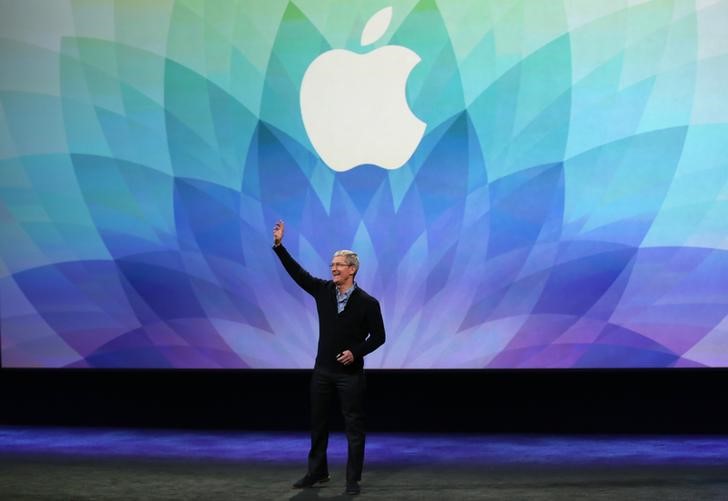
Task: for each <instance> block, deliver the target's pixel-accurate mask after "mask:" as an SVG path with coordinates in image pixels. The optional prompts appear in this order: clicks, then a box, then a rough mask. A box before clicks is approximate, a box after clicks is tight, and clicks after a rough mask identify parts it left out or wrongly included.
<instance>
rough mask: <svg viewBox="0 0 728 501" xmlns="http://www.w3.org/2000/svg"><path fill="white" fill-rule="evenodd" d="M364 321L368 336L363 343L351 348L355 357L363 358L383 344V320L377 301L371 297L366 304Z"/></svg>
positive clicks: (384, 335)
mask: <svg viewBox="0 0 728 501" xmlns="http://www.w3.org/2000/svg"><path fill="white" fill-rule="evenodd" d="M366 321H367V327H368V328H369V336H368V337H367V338H366V339H365V340H364V342H363V343H359V344H358V345H356V346H354V347H352V348H351V353H352V354H353V355H354V357H355V358H363V357H365V356H366V355H368V354H370V353H371V352H373V351H374V350H376V349H377V348H379V347H380V346H382V345H383V344H384V340H385V338H386V334H385V332H384V320H382V310H381V308H380V307H379V301H377V300H376V299H372V300H371V301H369V302H368V304H367V309H366Z"/></svg>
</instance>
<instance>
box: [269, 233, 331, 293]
mask: <svg viewBox="0 0 728 501" xmlns="http://www.w3.org/2000/svg"><path fill="white" fill-rule="evenodd" d="M273 251H274V252H275V253H276V255H277V256H278V258H279V259H280V260H281V263H283V268H285V270H286V271H287V272H288V274H289V275H290V276H291V278H292V279H293V280H294V281H295V282H296V283H297V284H298V286H299V287H301V289H303V290H305V291H306V292H308V293H309V294H311V295H314V294H315V293H316V291H317V290H318V289H320V288H321V287H323V286H324V285H326V280H322V279H320V278H316V277H314V276H312V275H311V274H310V273H309V272H307V271H306V270H304V269H303V268H302V267H301V265H300V264H298V262H296V260H295V259H293V257H291V255H290V254H289V253H288V251H287V250H286V248H285V247H283V244H280V245H278V246H277V247H276V246H273Z"/></svg>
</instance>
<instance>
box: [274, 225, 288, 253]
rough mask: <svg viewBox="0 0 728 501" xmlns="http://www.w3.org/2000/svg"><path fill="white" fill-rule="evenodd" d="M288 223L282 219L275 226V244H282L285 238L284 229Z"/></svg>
mask: <svg viewBox="0 0 728 501" xmlns="http://www.w3.org/2000/svg"><path fill="white" fill-rule="evenodd" d="M285 226H286V224H285V223H284V222H283V221H282V220H280V219H279V220H278V221H277V222H276V224H275V226H273V245H275V246H276V247H278V246H279V245H281V241H282V240H283V230H284V228H285Z"/></svg>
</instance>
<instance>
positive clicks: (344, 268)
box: [331, 250, 359, 286]
mask: <svg viewBox="0 0 728 501" xmlns="http://www.w3.org/2000/svg"><path fill="white" fill-rule="evenodd" d="M357 271H359V256H357V255H356V252H354V251H350V250H340V251H336V252H334V258H333V259H332V260H331V276H332V278H333V281H334V283H335V284H336V285H337V286H340V285H350V284H351V283H353V282H354V277H355V276H356V272H357Z"/></svg>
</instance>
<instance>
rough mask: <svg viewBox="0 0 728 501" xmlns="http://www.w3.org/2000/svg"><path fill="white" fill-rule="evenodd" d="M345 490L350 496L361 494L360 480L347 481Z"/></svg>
mask: <svg viewBox="0 0 728 501" xmlns="http://www.w3.org/2000/svg"><path fill="white" fill-rule="evenodd" d="M345 492H346V493H347V494H348V495H350V496H356V495H357V494H359V493H360V492H361V487H359V482H347V483H346V491H345Z"/></svg>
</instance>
